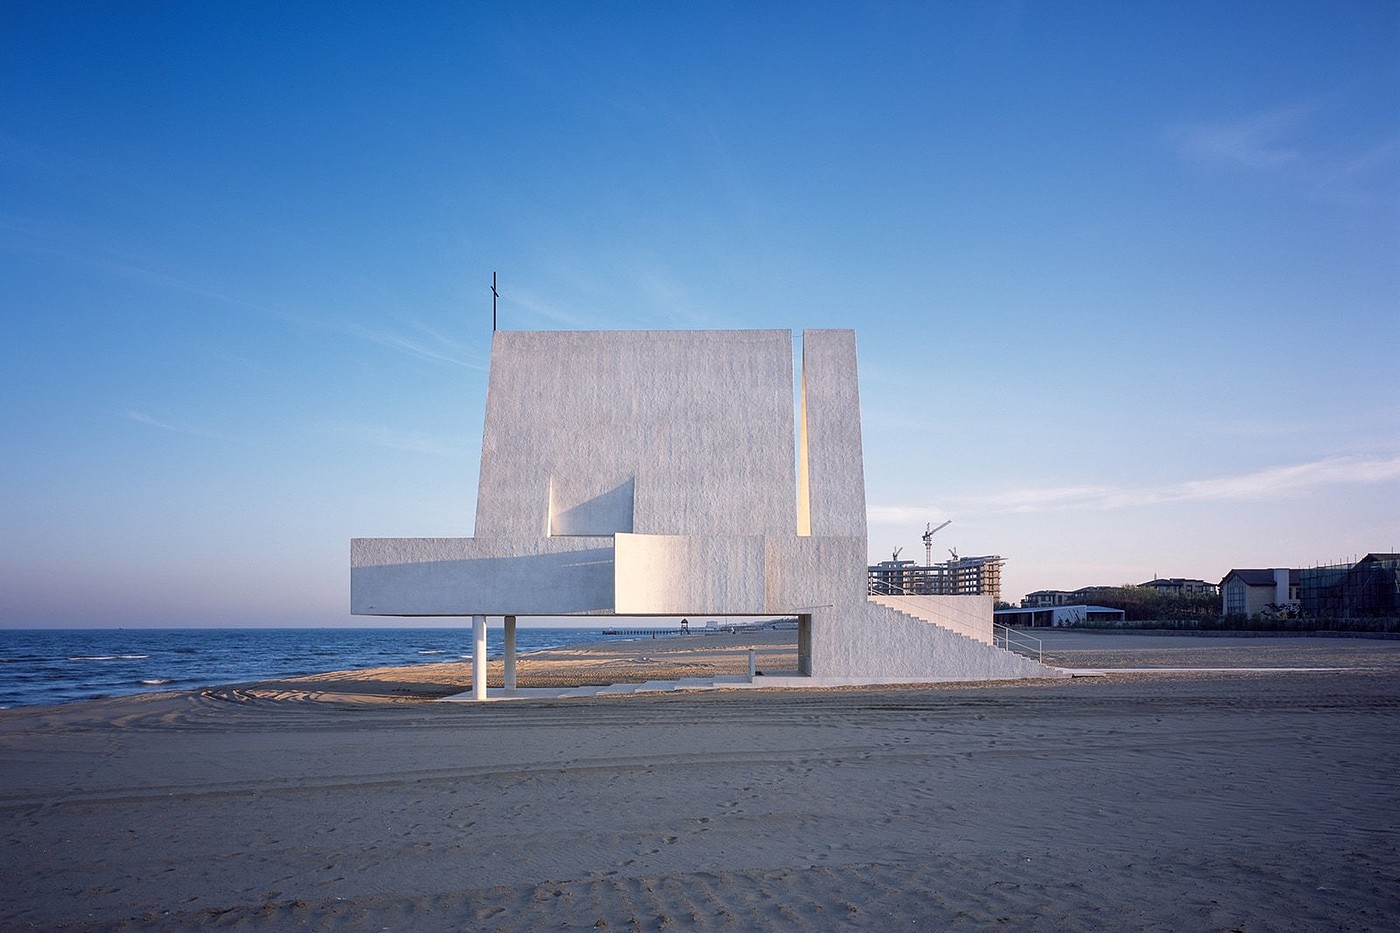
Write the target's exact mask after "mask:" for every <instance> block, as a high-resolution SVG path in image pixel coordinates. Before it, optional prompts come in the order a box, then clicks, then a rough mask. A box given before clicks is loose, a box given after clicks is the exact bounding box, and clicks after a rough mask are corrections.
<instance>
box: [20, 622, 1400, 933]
mask: <svg viewBox="0 0 1400 933" xmlns="http://www.w3.org/2000/svg"><path fill="white" fill-rule="evenodd" d="M1061 634H1062V633H1050V635H1049V636H1048V637H1047V640H1046V651H1047V660H1053V661H1055V662H1056V663H1066V664H1075V665H1077V666H1080V667H1086V668H1087V667H1106V666H1111V665H1109V664H1107V663H1106V662H1107V661H1110V660H1114V661H1119V662H1121V663H1119V664H1118V665H1117V666H1122V667H1135V668H1140V667H1158V668H1163V667H1184V666H1201V667H1234V668H1250V667H1270V666H1288V667H1314V668H1338V669H1337V670H1326V671H1314V672H1310V673H1273V672H1245V671H1236V672H1231V673H1147V674H1144V673H1134V674H1114V675H1109V676H1103V677H1089V678H1075V679H1073V680H1061V681H1052V682H1036V683H1025V684H991V685H963V686H957V685H954V686H940V687H935V688H930V687H911V688H899V689H890V688H880V689H846V690H840V691H776V690H774V691H768V690H765V691H744V692H733V693H725V692H722V693H713V694H690V695H643V696H628V697H615V698H607V699H602V698H600V699H590V700H567V701H559V700H554V701H517V702H511V703H491V704H442V703H431V702H425V701H424V700H422V699H413V698H414V697H428V696H431V695H434V694H440V692H441V691H443V690H449V689H450V690H451V691H452V692H456V691H457V690H459V689H465V687H464V685H469V683H470V671H469V670H468V671H467V673H466V677H465V679H464V680H463V679H461V678H460V677H459V676H457V675H455V674H449V673H448V672H446V671H443V670H438V671H436V672H434V671H429V670H420V669H413V670H414V672H413V673H412V674H406V673H404V670H403V669H386V670H385V672H384V673H383V674H382V675H372V674H368V673H365V672H359V673H354V674H341V675H329V676H327V677H322V678H300V679H298V680H297V681H283V682H279V683H275V684H266V685H262V686H244V687H230V688H220V689H216V690H209V691H203V692H200V693H194V694H154V695H148V696H145V697H135V698H125V699H114V700H102V701H94V702H89V703H78V704H71V705H68V706H64V707H54V708H48V709H28V710H25V709H20V710H7V711H0V821H3V826H4V830H5V832H4V839H5V848H4V852H5V855H4V862H3V868H4V872H3V877H4V879H5V880H4V882H3V885H4V897H3V899H0V926H3V927H4V928H6V929H28V928H33V929H169V930H178V929H190V928H205V927H208V928H229V929H284V928H296V929H337V930H339V929H351V930H356V929H363V930H380V929H409V928H413V929H424V930H437V929H444V930H446V929H480V930H497V929H499V930H559V929H605V928H606V929H622V930H633V929H637V930H658V929H659V930H681V929H732V930H747V929H755V928H767V929H792V930H799V929H801V930H808V929H847V928H849V929H890V928H895V927H901V928H909V927H912V928H916V929H917V928H924V929H928V928H934V929H939V928H946V927H951V926H965V927H970V928H984V927H990V926H1005V927H1009V928H1016V929H1021V928H1029V929H1042V930H1052V929H1053V930H1061V929H1124V928H1127V929H1160V930H1169V929H1170V930H1178V929H1200V930H1211V929H1218V930H1230V929H1241V930H1273V929H1284V930H1289V929H1296V930H1317V929H1348V930H1383V929H1394V928H1395V927H1396V922H1397V917H1400V809H1398V808H1397V803H1398V802H1400V779H1397V777H1396V775H1397V774H1400V689H1397V687H1400V642H1382V641H1370V640H1359V639H1345V640H1343V639H1336V640H1332V639H1328V640H1324V639H1229V640H1224V639H1182V638H1172V639H1170V644H1165V645H1158V644H1157V643H1156V642H1155V641H1153V640H1151V639H1144V638H1143V637H1142V636H1096V635H1088V636H1082V635H1076V636H1074V637H1073V638H1063V637H1059V636H1060V635H1061ZM1064 634H1069V633H1064ZM1076 639H1078V640H1076ZM1084 639H1089V640H1088V641H1087V642H1086V641H1084ZM1140 639H1141V640H1140ZM658 641H660V640H658ZM1236 642H1247V643H1246V644H1236ZM638 644H640V643H635V642H634V643H629V645H630V648H631V649H633V650H629V651H625V652H623V654H625V655H628V656H630V657H652V658H653V659H655V655H656V652H654V651H653V650H652V643H650V642H648V643H647V644H646V645H645V646H644V648H645V651H644V652H637V651H635V648H636V646H637V645H638ZM711 647H712V648H713V649H715V650H723V651H728V650H731V649H733V648H735V646H719V645H718V643H715V644H714V645H712V646H711ZM770 647H774V649H775V650H777V647H778V646H770ZM611 650H617V649H616V648H613V649H611ZM742 652H743V653H742V655H740V656H739V658H740V660H741V662H742V664H743V665H745V666H746V665H747V649H746V648H744V649H742ZM774 659H775V661H776V659H777V656H776V655H775V656H774ZM598 660H599V659H598V658H597V657H596V656H594V655H591V654H589V653H587V652H583V653H582V656H581V658H580V659H579V661H580V664H593V663H595V662H597V661H598ZM623 660H624V661H625V660H627V658H623ZM670 661H671V662H674V663H676V664H689V663H718V662H717V661H713V660H712V661H700V662H695V661H694V659H689V660H687V659H683V658H680V657H672V658H670ZM725 663H728V662H727V661H726V662H725ZM426 667H434V668H446V667H449V666H447V665H442V666H439V665H431V666H426ZM590 676H591V675H590Z"/></svg>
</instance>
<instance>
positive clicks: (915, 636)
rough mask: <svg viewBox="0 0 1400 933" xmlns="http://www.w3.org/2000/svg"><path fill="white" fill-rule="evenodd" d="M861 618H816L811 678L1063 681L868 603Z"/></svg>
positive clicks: (1017, 658) (1037, 666)
mask: <svg viewBox="0 0 1400 933" xmlns="http://www.w3.org/2000/svg"><path fill="white" fill-rule="evenodd" d="M863 616H864V618H861V619H849V618H839V617H833V616H830V615H823V614H817V615H816V616H814V618H813V620H812V655H813V656H812V675H813V676H814V677H832V678H841V677H851V676H857V675H858V676H861V677H868V678H871V679H882V680H905V681H908V682H911V683H913V682H925V683H928V682H936V681H960V680H1015V679H1020V678H1029V677H1037V678H1038V677H1066V676H1068V675H1067V674H1065V673H1064V672H1062V671H1059V670H1057V669H1055V668H1052V667H1047V666H1046V665H1044V664H1041V663H1040V662H1038V661H1032V660H1031V659H1029V658H1025V657H1022V656H1021V655H1018V654H1015V653H1014V652H1011V651H1006V650H1005V649H1002V648H997V647H995V646H993V645H989V644H986V643H984V642H981V641H977V640H975V639H972V638H967V637H965V636H962V635H959V634H957V633H955V632H951V631H949V630H947V629H944V628H940V627H939V626H937V625H933V624H931V623H928V622H924V621H921V620H919V619H915V618H913V617H911V616H909V615H906V614H904V613H902V612H900V611H899V610H897V609H892V608H890V607H888V606H882V605H880V604H879V603H875V602H869V603H866V605H865V607H864V613H863Z"/></svg>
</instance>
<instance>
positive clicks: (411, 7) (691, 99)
mask: <svg viewBox="0 0 1400 933" xmlns="http://www.w3.org/2000/svg"><path fill="white" fill-rule="evenodd" d="M1398 52H1400V7H1398V6H1396V4H1394V3H1392V2H1383V3H1365V2H1350V3H1344V4H1336V3H1286V2H1278V3H1267V4H1265V3H1229V2H1226V3H1220V2H1211V3H1199V4H1193V3H1182V4H1120V3H1068V4H1065V3H1048V2H1047V3H1038V2H1025V3H908V4H905V3H873V2H872V3H862V2H851V3H843V4H827V3H758V4H754V3H708V4H687V5H680V4H651V3H588V4H583V3H564V2H545V3H532V2H511V3H499V4H491V3H476V4H448V3H444V4H402V5H390V4H353V3H351V4H346V3H336V4H316V3H306V4H261V3H214V2H211V3H198V4H177V3H158V2H142V3H127V2H122V3H115V2H114V3H85V4H76V3H74V4H68V3H51V2H34V3H22V2H14V3H7V4H5V5H4V7H3V8H0V282H3V283H4V284H3V288H0V302H3V311H4V315H3V320H4V322H5V323H4V327H5V331H6V334H5V337H6V339H5V340H4V341H3V350H0V352H3V366H2V367H0V388H3V397H4V404H3V406H0V428H3V431H4V435H5V443H4V444H3V446H2V447H0V450H3V452H0V464H3V476H4V479H5V484H6V487H7V491H6V495H5V496H4V499H3V504H2V505H0V518H3V536H0V587H3V592H4V596H5V600H4V603H5V606H4V609H3V610H0V626H20V625H261V624H279V625H295V624H349V623H351V622H352V619H351V617H350V616H349V615H348V609H347V604H348V597H347V588H348V570H347V565H348V543H347V542H348V539H349V538H350V537H352V536H375V535H395V536H397V535H406V536H435V535H449V536H450V535H468V534H470V533H471V530H472V516H473V514H474V510H475V490H476V472H477V464H478V458H479V456H480V436H481V419H482V411H483V407H484V393H485V378H486V371H485V367H486V363H487V354H488V349H489V337H490V296H489V290H488V286H489V283H490V280H491V273H492V271H493V270H495V271H498V272H499V275H500V282H501V293H502V297H501V304H500V314H501V325H502V326H503V327H506V328H512V329H595V328H596V329H624V328H626V329H630V328H648V329H649V328H730V327H765V328H767V327H779V328H791V329H794V330H801V329H802V328H806V327H853V328H855V329H856V331H857V339H858V343H859V347H860V361H861V392H862V407H863V414H864V430H865V459H866V483H867V500H868V503H869V510H870V551H871V557H872V559H880V558H883V557H888V556H889V555H890V553H892V551H893V549H894V548H896V547H902V548H903V549H904V552H903V554H902V555H901V556H902V557H910V556H913V557H916V558H922V556H923V546H922V543H921V539H920V535H921V533H922V531H923V529H924V527H925V523H927V522H932V523H934V524H938V523H940V522H942V521H944V520H946V519H952V521H953V524H952V525H951V526H949V527H948V528H946V529H944V530H943V531H941V532H939V534H938V536H937V538H935V541H936V543H937V544H938V546H939V550H938V551H936V552H935V559H938V558H941V557H944V556H946V554H945V552H946V549H948V548H956V549H957V550H958V551H959V553H961V554H964V555H967V554H985V553H1000V554H1002V555H1003V556H1005V557H1006V558H1007V560H1008V563H1007V566H1006V572H1005V583H1006V593H1005V595H1006V596H1007V597H1009V598H1011V599H1013V600H1014V599H1018V598H1019V597H1020V596H1021V595H1022V594H1024V593H1025V592H1028V591H1030V590H1034V589H1040V588H1074V587H1079V586H1084V585H1089V584H1119V583H1125V582H1142V581H1143V580H1147V579H1149V578H1151V577H1153V576H1155V575H1170V576H1189V577H1201V578H1204V579H1207V580H1218V579H1219V578H1220V577H1221V576H1223V575H1224V574H1225V572H1226V571H1228V570H1229V569H1230V568H1231V567H1243V566H1280V565H1291V566H1307V565H1312V564H1316V563H1327V562H1333V561H1337V560H1345V559H1349V558H1351V557H1353V556H1359V555H1361V554H1364V553H1366V552H1367V551H1375V550H1400V394H1398V393H1397V389H1396V377H1397V374H1400V366H1398V365H1397V352H1396V348H1397V346H1400V307H1398V305H1400V301H1397V296H1400V54H1397V53H1398Z"/></svg>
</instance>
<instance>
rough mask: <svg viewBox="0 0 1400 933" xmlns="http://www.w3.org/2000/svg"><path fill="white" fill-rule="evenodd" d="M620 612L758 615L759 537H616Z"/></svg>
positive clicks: (760, 586)
mask: <svg viewBox="0 0 1400 933" xmlns="http://www.w3.org/2000/svg"><path fill="white" fill-rule="evenodd" d="M616 559H617V576H616V580H617V586H616V590H617V611H618V612H620V613H626V614H634V615H698V614H702V613H710V614H715V615H723V614H731V615H741V614H742V615H748V614H758V613H760V612H762V611H763V606H764V546H763V537H762V536H761V535H733V536H724V537H717V536H700V535H618V536H617V558H616Z"/></svg>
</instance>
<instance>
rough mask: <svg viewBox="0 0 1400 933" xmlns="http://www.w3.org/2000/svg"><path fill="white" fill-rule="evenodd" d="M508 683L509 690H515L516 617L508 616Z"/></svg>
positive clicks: (506, 634) (506, 684) (506, 637)
mask: <svg viewBox="0 0 1400 933" xmlns="http://www.w3.org/2000/svg"><path fill="white" fill-rule="evenodd" d="M505 623H506V633H505V639H506V682H505V688H506V689H507V690H514V689H515V616H506V620H505Z"/></svg>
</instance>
